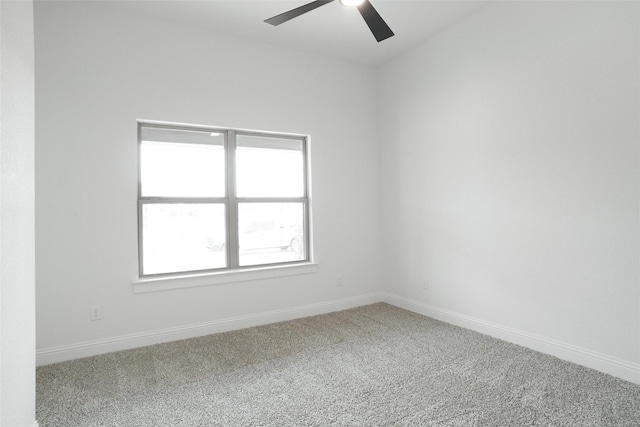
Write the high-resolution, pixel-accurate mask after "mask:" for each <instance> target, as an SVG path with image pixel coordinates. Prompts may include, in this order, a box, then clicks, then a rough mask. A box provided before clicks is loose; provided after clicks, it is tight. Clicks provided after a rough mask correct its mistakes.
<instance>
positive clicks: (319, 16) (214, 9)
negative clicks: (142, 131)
mask: <svg viewBox="0 0 640 427" xmlns="http://www.w3.org/2000/svg"><path fill="white" fill-rule="evenodd" d="M310 2H311V0H209V1H203V0H200V1H197V0H173V1H158V0H143V1H119V0H109V3H110V4H112V5H113V6H116V7H121V8H126V9H129V10H132V11H138V12H142V13H147V14H151V15H155V16H157V17H160V18H162V19H167V20H171V21H174V22H179V23H183V24H187V25H192V26H197V27H201V28H206V29H209V30H211V31H215V32H219V33H223V34H227V35H232V36H237V37H242V38H245V39H250V40H256V41H260V42H266V43H271V44H275V45H279V46H284V47H289V48H294V49H301V50H305V51H308V52H313V53H318V54H322V55H328V56H333V57H337V58H341V59H347V60H351V61H355V62H359V63H362V64H366V65H374V66H375V65H379V64H382V63H384V62H386V61H388V60H389V59H391V58H393V57H395V56H397V55H399V54H400V53H402V52H404V51H406V50H407V49H410V48H411V47H413V46H414V45H416V44H417V43H418V42H420V41H422V40H424V39H426V38H428V37H429V36H430V35H432V34H434V33H436V32H437V31H440V30H442V29H443V28H446V27H448V26H450V25H453V24H455V23H456V22H457V21H459V20H461V19H463V18H465V17H466V16H467V15H469V14H472V13H474V12H475V11H477V10H478V9H479V8H481V7H483V6H485V5H486V4H487V3H488V2H487V1H485V0H472V1H464V0H371V3H372V4H373V5H374V7H375V8H376V10H377V11H378V13H380V15H381V16H382V17H383V18H384V20H385V21H386V22H387V24H388V25H389V26H390V27H391V29H392V30H393V31H394V33H395V36H394V37H391V38H389V39H387V40H384V41H382V42H380V43H378V42H376V40H375V38H374V37H373V35H372V34H371V32H370V31H369V28H368V27H367V25H366V23H365V22H364V20H363V19H362V16H360V13H359V12H358V11H357V10H355V9H354V8H348V7H344V6H342V5H341V4H340V3H339V2H338V1H337V0H336V1H334V2H332V3H329V4H327V5H324V6H322V7H320V8H318V9H315V10H313V11H311V12H308V13H306V14H304V15H302V16H300V17H298V18H295V19H293V20H291V21H289V22H286V23H284V24H282V25H280V26H277V27H274V26H272V25H269V24H266V23H265V22H264V20H265V19H267V18H270V17H272V16H274V15H278V14H280V13H282V12H286V11H288V10H290V9H293V8H296V7H298V6H301V5H304V4H306V3H310Z"/></svg>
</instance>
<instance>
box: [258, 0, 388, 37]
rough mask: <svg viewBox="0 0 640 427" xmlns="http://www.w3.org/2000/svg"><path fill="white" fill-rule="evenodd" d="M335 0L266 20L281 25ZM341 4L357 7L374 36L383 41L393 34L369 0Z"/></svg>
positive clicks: (319, 1) (343, 0)
mask: <svg viewBox="0 0 640 427" xmlns="http://www.w3.org/2000/svg"><path fill="white" fill-rule="evenodd" d="M332 1H333V0H316V1H312V2H311V3H307V4H305V5H303V6H300V7H297V8H295V9H291V10H290V11H288V12H284V13H281V14H280V15H276V16H274V17H273V18H269V19H266V20H265V21H264V22H266V23H268V24H271V25H280V24H282V23H285V22H287V21H289V20H291V19H293V18H297V17H298V16H300V15H302V14H304V13H307V12H310V11H312V10H313V9H317V8H319V7H320V6H324V5H325V4H327V3H331V2H332ZM340 4H342V5H343V6H347V7H356V8H357V9H358V11H359V12H360V15H362V17H363V18H364V21H365V22H366V23H367V25H368V26H369V29H370V30H371V32H372V33H373V36H374V37H375V38H376V40H378V42H381V41H382V40H385V39H388V38H389V37H391V36H393V35H394V34H393V31H391V28H389V26H388V25H387V23H386V22H384V19H382V17H381V16H380V14H379V13H378V12H377V11H376V10H375V9H374V7H373V5H372V4H371V3H369V0H340Z"/></svg>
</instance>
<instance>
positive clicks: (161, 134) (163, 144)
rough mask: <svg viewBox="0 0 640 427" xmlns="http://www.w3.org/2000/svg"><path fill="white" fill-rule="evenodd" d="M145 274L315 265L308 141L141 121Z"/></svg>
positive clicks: (140, 231) (140, 196) (142, 261)
mask: <svg viewBox="0 0 640 427" xmlns="http://www.w3.org/2000/svg"><path fill="white" fill-rule="evenodd" d="M138 140H139V141H138V143H139V174H138V176H139V179H138V241H139V244H138V247H139V265H140V277H149V276H160V275H172V274H179V273H193V272H207V271H225V270H238V269H245V268H249V267H256V266H265V265H269V266H273V265H287V264H293V263H301V262H305V261H309V252H310V251H309V247H310V245H309V227H310V226H309V217H310V214H309V179H308V167H307V165H308V138H307V137H305V136H300V135H283V134H273V133H266V132H249V131H241V130H235V129H219V128H208V127H201V126H188V125H169V124H161V123H154V122H139V124H138Z"/></svg>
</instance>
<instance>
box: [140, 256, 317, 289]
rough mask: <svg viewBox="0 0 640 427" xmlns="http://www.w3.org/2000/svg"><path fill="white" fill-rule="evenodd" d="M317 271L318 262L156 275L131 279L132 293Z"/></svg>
mask: <svg viewBox="0 0 640 427" xmlns="http://www.w3.org/2000/svg"><path fill="white" fill-rule="evenodd" d="M317 271H318V264H317V263H313V262H308V263H304V264H294V265H281V266H270V267H255V268H247V269H242V270H234V271H221V272H216V273H206V274H185V275H181V276H171V277H157V278H151V279H138V280H135V281H133V283H132V284H133V293H134V294H140V293H145V292H157V291H167V290H171V289H183V288H193V287H198V286H212V285H221V284H224V283H234V282H246V281H250V280H262V279H271V278H274V277H285V276H297V275H301V274H312V273H315V272H317Z"/></svg>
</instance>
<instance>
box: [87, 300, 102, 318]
mask: <svg viewBox="0 0 640 427" xmlns="http://www.w3.org/2000/svg"><path fill="white" fill-rule="evenodd" d="M89 317H90V319H91V320H101V319H102V306H101V305H99V304H98V305H92V306H91V311H90V315H89Z"/></svg>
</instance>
